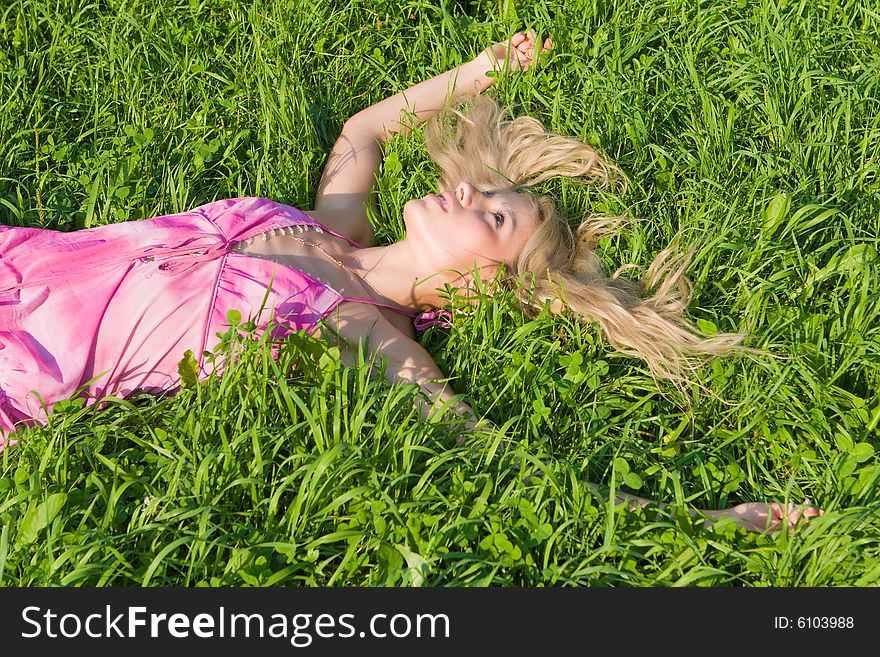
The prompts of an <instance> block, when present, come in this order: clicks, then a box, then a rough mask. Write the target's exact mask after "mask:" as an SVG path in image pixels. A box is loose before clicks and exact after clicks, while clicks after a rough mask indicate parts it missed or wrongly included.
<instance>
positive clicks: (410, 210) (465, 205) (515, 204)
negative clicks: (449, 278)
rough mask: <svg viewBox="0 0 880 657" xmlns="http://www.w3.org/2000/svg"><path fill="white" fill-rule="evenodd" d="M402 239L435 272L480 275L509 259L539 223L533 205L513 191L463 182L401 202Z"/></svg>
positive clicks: (483, 276)
mask: <svg viewBox="0 0 880 657" xmlns="http://www.w3.org/2000/svg"><path fill="white" fill-rule="evenodd" d="M403 221H404V224H405V225H406V239H407V241H409V242H410V243H411V244H412V245H413V248H415V249H416V250H417V253H418V255H419V256H420V257H423V258H424V262H425V263H426V264H427V265H429V267H430V268H432V269H433V270H434V271H443V270H449V269H453V270H457V271H460V272H462V273H465V272H467V271H469V270H470V269H472V268H474V267H476V268H477V270H478V271H480V272H481V278H483V279H486V278H489V277H491V276H493V275H494V274H495V272H496V271H497V269H498V265H499V264H500V263H501V262H505V263H510V262H513V261H514V260H515V259H516V257H517V255H518V254H519V252H520V251H521V250H522V248H523V246H525V243H526V242H527V241H528V239H529V237H531V235H532V233H534V231H535V229H536V228H537V225H538V217H537V212H536V211H535V208H534V205H533V204H532V202H531V201H530V200H528V199H527V198H526V197H525V196H524V195H523V194H519V193H517V192H515V191H499V192H481V191H480V190H478V189H477V188H475V187H474V186H473V185H471V184H469V183H466V182H463V183H461V184H459V185H458V187H456V188H455V189H454V190H452V191H446V192H443V194H441V195H439V196H438V195H435V194H428V195H427V196H425V197H424V198H416V199H412V200H411V201H408V202H407V203H406V205H404V206H403Z"/></svg>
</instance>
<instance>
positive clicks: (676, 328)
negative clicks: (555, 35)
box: [0, 33, 821, 530]
mask: <svg viewBox="0 0 880 657" xmlns="http://www.w3.org/2000/svg"><path fill="white" fill-rule="evenodd" d="M551 46H552V44H551V42H550V40H549V39H548V40H546V41H544V42H543V43H541V44H539V43H537V42H536V40H535V39H534V37H533V36H531V35H526V34H522V33H520V34H516V35H515V36H513V37H512V39H511V40H510V41H508V42H505V43H500V44H496V45H494V46H492V47H490V48H487V49H486V50H485V51H483V52H482V53H481V54H480V55H479V56H478V57H477V58H476V59H474V60H473V61H471V62H469V63H467V64H465V65H463V66H461V67H460V68H457V69H455V70H451V71H449V72H447V73H444V74H443V75H439V76H437V77H435V78H433V79H431V80H428V81H425V82H422V83H421V84H418V85H415V86H414V87H412V88H411V89H408V90H407V91H406V92H404V93H401V94H396V95H394V96H392V97H390V98H388V99H386V100H384V101H382V102H380V103H377V104H376V105H374V106H372V107H369V108H367V109H366V110H363V111H361V112H359V113H358V114H356V115H354V116H353V117H351V118H350V119H349V120H348V121H347V122H346V123H345V126H344V128H343V130H342V134H341V135H340V137H339V139H338V140H337V141H336V143H335V144H334V146H333V149H332V151H331V152H330V155H329V158H328V160H327V164H326V168H325V170H324V173H323V177H322V179H321V183H320V186H319V189H318V192H317V196H316V199H315V206H314V210H312V211H309V212H304V211H301V210H298V209H296V208H293V207H290V206H286V205H282V204H279V203H275V202H272V201H269V200H267V199H263V198H237V199H229V200H221V201H216V202H213V203H209V204H207V205H203V206H200V207H198V208H195V209H193V210H191V211H189V212H184V213H180V214H176V215H168V216H162V217H157V218H154V219H150V220H144V221H138V222H128V223H124V224H114V225H108V226H103V227H99V228H92V229H88V230H82V231H78V232H74V233H61V232H57V231H49V230H42V229H36V228H11V227H2V228H0V254H2V259H0V429H2V431H3V434H4V436H9V435H10V433H11V432H12V431H14V430H15V428H16V426H17V425H20V424H32V423H33V422H42V421H45V419H46V414H47V413H48V411H49V410H50V409H51V407H52V405H53V403H54V402H56V401H59V400H61V399H65V398H68V397H71V396H73V395H76V394H80V395H82V396H85V397H86V399H87V401H88V402H89V403H93V402H95V401H97V400H99V399H101V398H102V397H105V396H107V395H119V396H126V395H128V394H130V393H132V392H135V391H145V392H149V393H156V394H158V393H162V392H167V391H173V390H175V389H176V388H177V387H179V385H180V375H179V373H178V363H179V361H180V357H181V355H182V354H183V353H184V352H185V351H186V350H187V349H189V350H191V351H192V352H193V353H195V354H203V353H204V352H205V351H206V350H211V349H212V348H213V347H215V346H216V344H217V338H216V335H217V333H218V332H219V331H222V330H223V328H224V325H225V323H226V318H227V313H228V312H230V311H234V310H237V311H240V312H241V313H242V314H243V315H244V314H248V313H251V314H256V315H257V320H258V321H257V324H258V325H262V326H267V325H268V324H269V323H270V322H271V323H272V324H273V325H281V326H282V327H283V329H284V330H283V331H278V329H277V328H276V329H273V330H275V331H278V333H279V335H278V337H281V335H282V334H283V332H284V331H293V330H306V331H312V330H313V329H314V328H316V327H317V326H319V325H322V326H324V327H325V328H326V329H328V330H327V331H326V333H325V335H324V337H326V338H328V339H329V340H331V341H332V342H334V343H335V344H337V345H339V346H340V348H341V349H342V355H343V359H344V360H345V361H346V362H347V363H349V364H352V363H354V355H355V354H356V353H357V349H358V348H359V343H360V342H361V341H366V345H367V346H368V349H369V350H370V351H371V352H372V353H374V354H376V355H378V356H382V357H384V358H386V359H387V364H388V366H387V370H386V375H387V376H388V378H389V379H390V380H392V381H394V380H401V381H407V382H417V383H418V384H419V386H420V387H421V389H422V390H423V392H424V393H425V396H426V397H427V399H428V400H429V402H430V403H423V406H422V409H421V410H422V413H423V415H424V416H425V417H427V416H428V415H429V414H430V413H432V412H433V411H435V410H437V409H438V408H440V407H444V406H449V405H450V404H452V405H453V406H454V407H455V408H456V410H458V411H459V412H461V413H465V414H467V416H468V417H469V418H470V419H469V421H468V423H467V426H468V430H469V431H472V430H473V429H474V428H475V426H476V425H477V423H478V420H477V419H476V418H473V417H472V415H471V409H470V408H469V407H468V406H467V405H466V404H462V403H457V404H456V401H455V400H456V397H455V392H454V391H453V390H452V389H451V388H450V387H448V385H446V384H445V383H443V382H442V380H443V378H444V377H443V373H442V372H441V371H440V369H439V368H438V366H437V365H436V363H435V362H434V360H433V359H432V358H431V356H430V355H429V354H428V352H427V351H426V350H425V349H424V348H423V347H422V346H421V345H420V344H419V343H418V342H417V341H416V340H415V329H421V328H424V327H425V326H427V325H430V323H432V322H435V321H438V320H441V321H442V317H443V315H442V314H441V312H440V311H438V309H439V308H440V307H442V306H443V305H444V295H448V290H449V289H453V290H472V289H474V288H480V287H481V286H482V284H486V285H487V286H488V287H489V289H493V288H495V286H503V287H508V288H509V289H510V290H512V291H513V292H514V293H515V294H516V296H517V298H518V299H520V300H521V301H522V303H523V304H524V306H525V308H526V309H527V310H529V311H530V312H532V313H534V312H536V311H537V310H540V309H542V308H544V307H545V305H546V304H549V308H550V310H551V311H553V312H557V313H558V312H564V311H566V310H570V311H572V312H574V313H576V314H577V315H578V316H579V318H581V319H582V320H583V321H584V322H589V321H596V322H598V323H599V324H600V326H601V327H602V329H603V331H604V333H605V335H606V336H607V338H608V340H609V341H610V343H611V344H612V345H613V346H614V347H616V348H617V349H619V350H621V351H622V352H624V353H626V354H630V355H633V356H637V357H640V358H642V359H644V361H645V362H646V363H647V364H648V366H649V368H650V370H651V372H652V373H654V374H655V375H656V376H661V377H665V378H667V379H670V380H672V381H682V380H685V377H684V376H683V372H684V371H685V370H687V369H689V368H692V367H694V363H695V360H694V359H698V358H699V357H705V356H715V355H720V354H724V353H728V352H730V351H732V350H735V349H741V348H742V347H741V342H742V340H743V336H742V335H739V334H717V335H712V336H706V335H703V334H700V333H699V332H698V331H697V330H696V329H695V328H694V327H693V326H692V325H691V324H690V323H689V322H688V321H687V320H686V319H685V318H684V317H683V315H682V313H683V311H684V310H685V308H686V306H687V303H688V301H689V298H690V290H689V287H688V283H687V279H686V278H685V276H684V270H685V268H686V266H687V264H688V258H683V259H682V258H676V257H673V256H672V248H670V249H667V250H666V251H664V252H663V253H662V254H660V255H659V256H658V257H657V259H656V260H655V261H654V263H653V264H652V265H651V267H650V268H649V269H648V271H647V273H646V274H645V276H644V278H643V281H642V283H641V284H636V283H633V282H632V281H628V280H626V279H623V278H620V277H619V276H617V275H616V274H615V275H614V276H611V277H608V276H607V275H606V274H605V272H604V271H603V267H602V263H601V260H600V258H599V257H598V256H597V255H596V252H595V249H596V245H597V242H598V239H599V238H600V236H602V235H604V234H606V233H607V232H608V231H609V230H610V229H611V228H612V227H613V226H614V224H615V223H616V220H615V219H608V218H598V219H597V218H593V219H588V220H586V221H584V222H583V223H582V224H581V225H580V227H579V228H578V229H577V230H576V231H572V230H571V228H570V227H569V226H568V224H567V223H566V222H565V221H563V220H562V219H561V218H560V216H559V215H558V214H557V213H556V211H555V209H554V204H553V202H552V201H551V200H550V199H549V198H547V197H545V196H537V195H533V194H531V193H526V192H525V191H524V188H526V187H528V186H531V185H535V184H537V183H540V182H541V181H544V180H546V179H547V178H549V177H551V176H583V177H586V178H587V179H589V180H591V181H593V182H597V183H599V184H601V185H609V184H611V183H612V182H613V181H614V180H615V179H621V180H622V176H621V175H620V170H619V169H618V168H617V167H616V166H614V165H613V164H611V163H609V162H607V161H605V160H604V159H603V158H602V157H601V156H600V155H599V154H598V153H597V152H596V151H595V150H594V149H592V148H591V147H589V146H587V145H586V144H583V143H581V142H579V141H577V140H575V139H571V138H568V137H564V136H560V135H553V134H549V133H547V132H546V131H545V130H544V129H543V127H542V126H541V124H539V123H538V122H537V121H535V120H533V119H530V118H527V117H522V118H518V119H516V120H513V121H508V120H505V119H504V118H503V113H502V111H501V110H500V109H499V108H498V106H497V105H496V104H495V103H494V102H493V101H492V100H490V99H489V98H487V97H485V96H479V93H480V92H482V91H484V90H485V89H487V88H488V87H489V86H490V85H491V84H492V82H493V77H491V76H489V75H487V73H488V72H491V71H492V70H495V71H499V70H512V71H519V70H525V69H527V68H528V67H529V66H530V65H531V64H532V62H533V60H534V59H535V57H536V55H537V54H539V52H540V51H545V50H548V49H549V48H551ZM536 51H539V52H537V53H536ZM450 96H451V100H452V103H453V105H452V107H453V108H454V103H455V102H457V101H461V100H463V99H466V98H469V97H471V96H475V98H474V99H473V102H472V103H470V109H469V111H468V112H467V113H466V114H464V113H462V112H459V111H456V110H455V109H450V111H447V112H443V113H439V110H440V109H441V107H442V106H443V105H444V104H445V103H446V102H447V101H448V100H449V98H450ZM427 119H432V120H431V121H430V122H429V123H428V125H427V126H426V130H427V132H426V139H427V146H428V150H429V153H430V154H431V156H432V158H433V159H434V161H435V162H436V163H437V165H438V166H439V167H440V169H441V172H442V176H441V179H440V181H439V191H440V193H439V194H436V195H435V194H429V195H427V196H425V197H424V198H416V199H412V200H410V201H409V202H408V203H407V204H406V205H405V207H404V213H403V220H404V223H405V225H406V236H405V238H404V239H402V240H400V241H399V242H396V243H393V244H389V245H386V246H372V243H373V233H372V230H371V226H370V223H369V221H368V219H367V207H368V206H369V204H370V203H371V202H372V200H371V190H372V187H373V183H374V179H375V177H376V174H377V171H378V169H379V166H380V164H381V162H382V147H381V145H382V142H383V141H384V140H385V139H387V138H388V136H389V135H392V134H395V133H397V132H403V131H405V130H409V129H411V127H412V125H408V124H409V123H411V124H416V123H420V122H422V121H425V120H427ZM361 244H364V245H367V246H361ZM618 273H619V272H618ZM653 288H656V289H655V290H654V292H653V294H651V295H650V296H646V295H645V292H646V291H647V290H649V289H653ZM444 312H446V313H447V315H446V317H447V318H448V311H444ZM412 319H414V320H415V321H414V322H411V321H410V320H412ZM321 320H323V322H321ZM198 365H199V368H200V375H201V376H202V377H205V376H207V375H208V374H209V372H208V369H209V368H208V367H207V365H208V363H206V362H204V361H203V360H202V359H201V358H200V359H199V361H198ZM10 442H13V441H11V440H10ZM2 445H3V443H2V442H0V446H2ZM594 490H598V488H597V487H594ZM618 499H619V500H621V501H629V502H632V503H633V504H642V505H645V504H649V503H651V501H650V500H646V499H643V498H639V497H635V496H629V495H619V496H618ZM693 513H694V514H696V513H703V514H704V515H706V516H708V517H709V518H711V519H718V518H721V517H730V518H733V519H734V520H735V522H738V523H740V524H742V525H743V526H745V527H747V528H749V529H752V530H765V529H777V528H779V527H780V525H781V524H782V523H783V522H787V523H788V524H790V525H791V524H794V523H795V522H797V521H798V519H799V518H801V517H804V516H815V515H817V514H820V513H821V511H820V510H818V509H815V508H812V507H809V506H808V505H807V506H805V507H798V508H794V507H789V508H785V507H784V506H782V505H780V504H762V503H747V504H740V505H737V506H735V507H733V508H731V509H725V510H722V511H702V512H698V511H696V510H694V511H693Z"/></svg>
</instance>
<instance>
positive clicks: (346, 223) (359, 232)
mask: <svg viewBox="0 0 880 657" xmlns="http://www.w3.org/2000/svg"><path fill="white" fill-rule="evenodd" d="M302 212H303V213H304V214H307V215H308V216H310V217H311V218H312V219H314V220H315V221H317V222H318V223H321V224H324V225H325V226H327V228H330V229H332V230H335V231H336V232H337V233H339V234H340V235H345V236H346V237H347V238H349V239H350V240H353V241H355V242H357V243H358V244H360V245H361V246H373V239H374V235H373V228H372V226H370V222H369V221H367V218H366V211H365V210H362V209H361V210H357V209H355V208H350V207H349V208H327V209H322V210H302Z"/></svg>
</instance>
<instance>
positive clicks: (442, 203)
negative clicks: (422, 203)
mask: <svg viewBox="0 0 880 657" xmlns="http://www.w3.org/2000/svg"><path fill="white" fill-rule="evenodd" d="M428 196H430V197H431V198H432V199H434V201H435V202H436V203H437V205H439V206H440V207H441V208H442V209H443V212H446V201H445V199H443V198H442V197H440V196H437V195H436V194H428Z"/></svg>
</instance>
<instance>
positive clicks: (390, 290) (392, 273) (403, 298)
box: [340, 241, 459, 312]
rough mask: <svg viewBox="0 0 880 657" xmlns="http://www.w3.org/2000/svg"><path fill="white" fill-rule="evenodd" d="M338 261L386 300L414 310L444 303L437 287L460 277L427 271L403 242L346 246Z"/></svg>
mask: <svg viewBox="0 0 880 657" xmlns="http://www.w3.org/2000/svg"><path fill="white" fill-rule="evenodd" d="M340 261H341V262H342V263H343V264H344V265H345V266H346V267H347V268H349V269H350V270H351V271H353V272H355V273H356V274H357V275H358V276H360V277H361V278H363V279H364V280H365V281H366V282H367V285H368V286H370V287H372V288H373V289H374V290H375V291H376V292H378V293H379V294H381V295H382V296H384V297H385V298H386V299H388V300H390V301H391V302H392V303H395V304H397V305H399V306H403V307H405V308H409V309H410V310H413V311H416V312H422V311H425V310H430V309H432V308H437V307H439V306H441V305H443V299H442V298H441V296H440V292H439V291H438V290H437V288H440V289H441V290H442V289H443V286H444V283H445V282H448V283H450V284H454V282H455V281H456V280H458V278H459V277H458V276H457V275H456V274H455V273H454V272H441V273H439V274H438V273H436V272H432V271H428V270H427V268H426V267H425V263H424V262H419V261H418V259H417V258H416V257H415V256H414V254H413V253H412V252H411V251H410V250H409V249H408V248H407V244H406V242H405V241H400V242H394V243H393V244H390V245H388V246H373V247H367V248H363V249H358V248H351V249H347V250H345V251H344V252H343V253H341V254H340Z"/></svg>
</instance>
